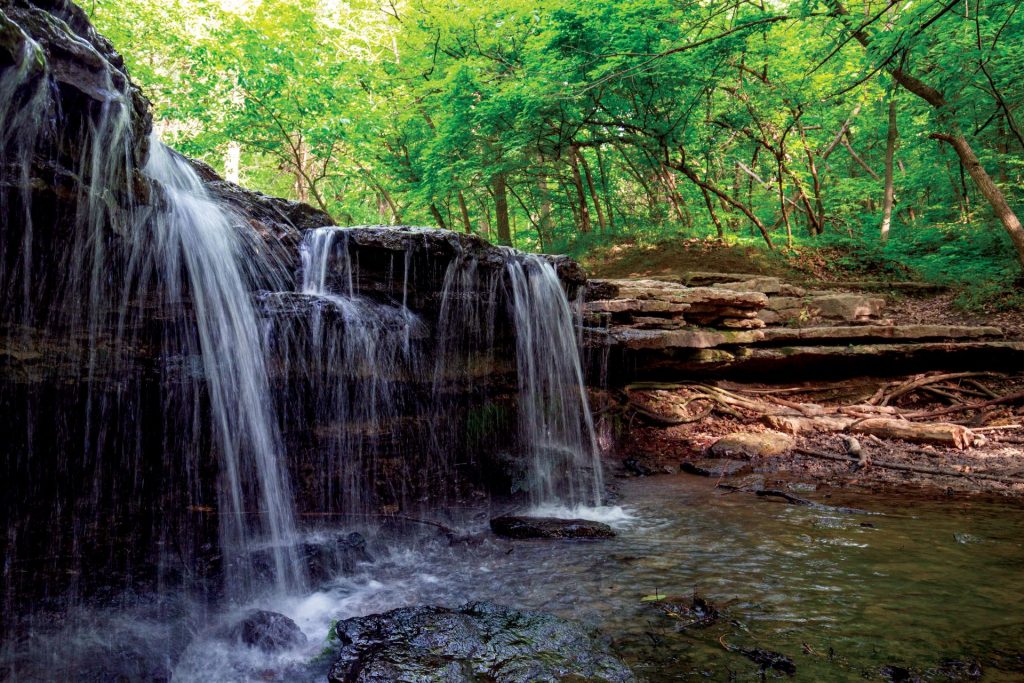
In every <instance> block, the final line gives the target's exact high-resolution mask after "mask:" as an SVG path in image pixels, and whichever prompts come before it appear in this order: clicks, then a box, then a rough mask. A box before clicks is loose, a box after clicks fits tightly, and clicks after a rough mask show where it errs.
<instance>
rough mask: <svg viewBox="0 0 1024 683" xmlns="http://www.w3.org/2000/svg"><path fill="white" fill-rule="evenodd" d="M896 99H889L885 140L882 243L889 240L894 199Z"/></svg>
mask: <svg viewBox="0 0 1024 683" xmlns="http://www.w3.org/2000/svg"><path fill="white" fill-rule="evenodd" d="M896 133H897V132H896V98H895V97H892V96H890V97H889V134H888V135H887V136H886V138H885V201H884V203H883V204H882V234H881V238H882V241H883V242H885V241H887V240H888V239H889V227H890V225H891V224H892V204H893V199H894V197H895V192H894V190H893V158H894V157H895V156H896Z"/></svg>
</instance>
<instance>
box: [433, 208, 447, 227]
mask: <svg viewBox="0 0 1024 683" xmlns="http://www.w3.org/2000/svg"><path fill="white" fill-rule="evenodd" d="M430 215H431V216H433V217H434V222H435V223H437V227H439V228H441V229H442V230H447V229H448V224H447V223H445V222H444V216H443V215H441V210H440V209H438V208H437V204H435V203H434V202H430Z"/></svg>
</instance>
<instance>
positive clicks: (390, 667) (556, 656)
mask: <svg viewBox="0 0 1024 683" xmlns="http://www.w3.org/2000/svg"><path fill="white" fill-rule="evenodd" d="M335 634H336V635H337V637H338V640H339V641H340V643H341V648H340V650H339V653H338V654H339V656H338V659H337V661H336V662H335V663H334V665H333V666H332V667H331V670H330V673H329V675H328V680H329V681H330V682H331V683H385V682H386V683H393V682H395V681H445V682H446V683H462V682H466V683H469V682H471V681H494V682H495V683H528V682H533V681H595V682H598V681H603V682H608V683H610V682H622V683H625V682H626V681H635V680H636V677H635V676H634V675H633V673H632V672H631V671H630V670H629V668H628V667H626V665H625V664H623V663H622V662H621V661H620V660H618V659H617V658H616V657H614V656H613V655H611V654H610V653H609V652H608V650H607V647H606V646H605V645H604V644H603V643H602V642H601V641H600V640H599V639H598V637H597V634H596V633H594V632H592V631H590V630H589V629H586V628H584V627H583V626H581V625H579V624H577V623H574V622H571V621H567V620H565V619H560V618H558V617H556V616H553V615H550V614H545V613H543V612H532V611H526V610H516V609H512V608H510V607H502V606H500V605H494V604H490V603H486V602H476V603H469V604H467V605H464V606H462V607H460V608H458V609H447V608H444V607H404V608H401V609H396V610H392V611H390V612H386V613H384V614H373V615H370V616H366V617H356V618H354V619H346V620H345V621H341V622H339V623H338V624H337V625H336V626H335Z"/></svg>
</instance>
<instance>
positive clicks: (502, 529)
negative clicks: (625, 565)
mask: <svg viewBox="0 0 1024 683" xmlns="http://www.w3.org/2000/svg"><path fill="white" fill-rule="evenodd" d="M491 530H492V531H493V532H494V533H496V534H498V535H499V536H504V537H505V538H518V539H526V538H550V539H558V538H582V539H601V538H614V536H615V531H614V530H613V529H612V528H611V527H610V526H608V525H607V524H603V523H601V522H592V521H590V520H587V519H559V518H557V517H515V516H504V517H495V518H494V519H492V520H491Z"/></svg>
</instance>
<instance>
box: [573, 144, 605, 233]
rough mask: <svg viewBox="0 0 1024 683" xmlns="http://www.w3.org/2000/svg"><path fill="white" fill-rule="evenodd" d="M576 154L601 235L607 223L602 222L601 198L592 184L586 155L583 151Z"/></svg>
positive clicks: (592, 177)
mask: <svg viewBox="0 0 1024 683" xmlns="http://www.w3.org/2000/svg"><path fill="white" fill-rule="evenodd" d="M577 154H578V155H579V160H580V166H582V167H583V177H584V178H586V180H587V189H588V190H589V191H590V201H592V202H593V203H594V212H595V213H596V214H597V226H598V229H599V230H600V231H601V234H602V235H603V234H605V232H606V230H607V225H606V224H605V222H604V211H602V210H601V200H600V199H599V198H598V196H597V189H596V188H595V186H594V176H593V175H592V174H591V173H590V164H588V163H587V157H586V156H584V155H583V152H577Z"/></svg>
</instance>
